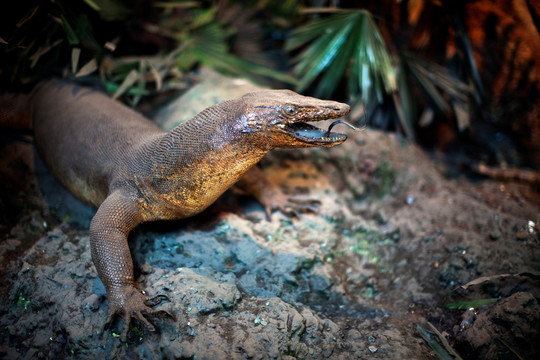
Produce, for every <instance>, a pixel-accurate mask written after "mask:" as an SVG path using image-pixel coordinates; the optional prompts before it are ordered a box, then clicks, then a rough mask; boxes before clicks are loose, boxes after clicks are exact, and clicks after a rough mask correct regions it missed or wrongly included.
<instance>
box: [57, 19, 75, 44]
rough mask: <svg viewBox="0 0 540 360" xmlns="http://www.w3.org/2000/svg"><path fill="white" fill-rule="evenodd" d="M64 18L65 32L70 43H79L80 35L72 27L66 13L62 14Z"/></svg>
mask: <svg viewBox="0 0 540 360" xmlns="http://www.w3.org/2000/svg"><path fill="white" fill-rule="evenodd" d="M60 18H61V19H62V24H63V25H64V32H65V33H66V38H67V40H68V42H69V44H70V45H78V44H79V43H80V40H79V37H78V36H77V34H76V33H75V30H73V28H72V27H71V25H70V24H69V22H68V21H67V19H66V18H65V17H64V15H62V14H61V15H60Z"/></svg>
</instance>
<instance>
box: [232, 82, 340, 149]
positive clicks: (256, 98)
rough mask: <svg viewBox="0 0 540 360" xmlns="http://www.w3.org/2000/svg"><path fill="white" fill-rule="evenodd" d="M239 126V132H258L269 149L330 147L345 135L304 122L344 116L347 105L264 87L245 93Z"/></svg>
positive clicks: (254, 133)
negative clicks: (262, 89) (264, 88)
mask: <svg viewBox="0 0 540 360" xmlns="http://www.w3.org/2000/svg"><path fill="white" fill-rule="evenodd" d="M242 100H243V102H244V104H245V107H244V112H243V114H242V116H241V121H240V123H239V125H240V126H241V127H242V131H243V132H248V133H251V134H253V135H255V136H259V135H262V136H263V139H264V141H265V143H266V144H267V145H268V146H269V147H272V148H300V147H333V146H336V145H339V144H341V143H343V142H344V141H345V140H347V135H345V134H339V133H330V132H329V131H326V130H322V129H319V128H317V127H315V126H313V125H311V124H308V122H315V121H322V120H329V119H335V118H339V117H342V116H345V115H346V114H347V113H348V112H349V110H350V107H349V105H347V104H343V103H339V102H336V101H326V100H319V99H316V98H312V97H308V96H302V95H299V94H297V93H295V92H293V91H290V90H265V91H257V92H252V93H249V94H246V95H244V96H243V97H242Z"/></svg>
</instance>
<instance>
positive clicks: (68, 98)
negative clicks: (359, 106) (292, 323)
mask: <svg viewBox="0 0 540 360" xmlns="http://www.w3.org/2000/svg"><path fill="white" fill-rule="evenodd" d="M348 111H349V106H348V105H346V104H341V103H337V102H333V101H323V100H318V99H314V98H310V97H304V96H301V95H298V94H296V93H294V92H292V91H288V90H268V91H261V92H255V93H250V94H247V95H245V96H243V97H242V98H239V99H236V100H231V101H227V102H225V103H222V104H218V105H215V106H212V107H210V108H208V109H206V110H204V111H202V112H201V113H200V114H199V115H197V116H196V117H194V118H193V119H191V120H190V121H188V122H186V123H184V124H181V125H179V126H178V127H176V128H175V129H173V130H171V131H170V132H168V133H166V132H163V131H162V130H160V129H159V128H158V127H157V126H155V125H154V124H153V123H152V122H150V121H148V120H147V119H146V118H145V117H143V116H142V115H140V114H138V113H136V112H135V111H133V110H131V109H129V108H127V107H126V106H124V105H122V104H120V103H118V102H116V101H114V100H112V99H110V98H109V97H107V96H106V95H105V94H102V93H100V92H98V91H94V90H92V89H89V88H84V87H79V86H77V85H74V84H71V83H67V82H63V81H60V80H52V81H49V82H46V83H44V84H42V85H40V86H39V87H38V88H37V89H36V90H35V91H34V94H33V96H32V100H31V113H32V118H33V123H34V134H35V142H36V146H37V148H38V151H39V153H40V154H41V156H42V157H43V159H44V161H45V163H46V164H47V165H48V167H49V168H50V170H51V171H52V173H53V174H54V175H55V176H56V177H57V178H58V179H59V180H60V181H61V182H62V183H63V184H64V185H65V186H66V187H67V188H68V189H69V190H70V191H71V192H73V193H74V194H75V195H76V196H78V197H79V198H81V199H83V200H85V201H87V202H89V203H91V204H93V205H95V206H96V207H98V210H97V212H96V215H95V216H94V218H93V219H92V222H91V225H90V242H91V250H92V259H93V261H94V264H95V266H96V269H97V272H98V274H99V277H100V278H101V280H102V281H103V284H104V285H105V288H106V290H107V296H108V299H109V310H108V319H107V322H106V324H107V323H109V322H110V321H111V320H112V319H113V318H114V316H116V315H120V316H121V317H123V319H124V325H123V331H122V336H121V337H122V339H125V338H126V336H127V331H128V329H129V323H130V321H131V318H136V319H138V320H139V321H141V322H143V323H144V324H145V325H146V326H147V327H148V328H149V329H150V330H153V326H152V325H151V324H150V322H149V321H148V320H147V319H146V318H145V316H159V315H163V312H160V311H156V310H153V309H152V308H151V305H155V303H156V302H159V300H160V299H161V298H154V299H147V298H146V297H145V296H143V295H142V293H141V292H140V291H139V290H137V288H136V286H135V279H134V277H133V263H132V260H131V254H130V252H129V247H128V242H127V236H128V234H129V233H130V231H131V230H132V229H133V228H135V227H136V226H137V225H138V224H139V223H141V222H144V221H153V220H167V219H180V218H186V217H190V216H193V215H195V214H197V213H199V212H201V211H203V210H204V209H206V208H207V207H208V206H209V205H211V204H212V203H213V202H214V201H215V200H216V199H217V198H218V197H219V196H220V195H221V194H222V193H223V192H224V191H225V190H227V189H228V188H229V187H231V186H232V185H233V184H235V183H236V182H237V181H238V180H239V179H240V178H242V176H243V175H244V174H246V172H248V171H249V170H250V169H251V168H252V167H253V166H254V165H256V164H257V162H258V161H259V160H260V159H261V158H262V157H263V156H264V155H265V154H266V153H267V152H268V151H270V150H272V149H275V148H299V147H314V146H317V147H332V146H335V145H338V144H341V143H343V142H344V141H345V140H346V136H345V135H343V134H331V135H330V138H325V136H326V134H325V131H317V130H318V129H317V130H316V128H312V129H311V130H309V131H303V132H302V133H301V134H299V133H298V131H293V130H291V129H292V128H291V126H298V125H293V124H299V123H305V122H306V121H318V120H325V119H332V118H337V117H341V116H343V115H345V114H347V113H348ZM152 301H153V302H154V304H151V302H152Z"/></svg>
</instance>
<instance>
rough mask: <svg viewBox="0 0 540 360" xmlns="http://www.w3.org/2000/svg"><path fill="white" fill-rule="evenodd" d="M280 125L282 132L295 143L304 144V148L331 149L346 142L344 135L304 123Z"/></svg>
mask: <svg viewBox="0 0 540 360" xmlns="http://www.w3.org/2000/svg"><path fill="white" fill-rule="evenodd" d="M282 125H283V126H280V128H281V129H282V130H284V131H286V132H287V133H288V134H289V135H292V136H293V137H294V138H295V139H296V140H297V141H300V142H302V143H305V144H306V146H317V147H333V146H336V145H339V144H342V143H343V142H345V140H347V135H345V134H341V133H330V132H328V131H325V130H322V129H319V128H318V127H315V126H313V125H311V124H307V123H305V122H300V123H293V124H288V125H285V124H282Z"/></svg>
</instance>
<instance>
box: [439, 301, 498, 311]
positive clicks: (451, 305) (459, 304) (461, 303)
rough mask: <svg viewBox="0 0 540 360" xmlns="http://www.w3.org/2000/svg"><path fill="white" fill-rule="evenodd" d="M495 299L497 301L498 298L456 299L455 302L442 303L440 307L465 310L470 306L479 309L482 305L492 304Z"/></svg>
mask: <svg viewBox="0 0 540 360" xmlns="http://www.w3.org/2000/svg"><path fill="white" fill-rule="evenodd" d="M497 301H499V299H498V298H488V299H476V300H464V301H457V302H452V303H448V304H444V305H443V306H442V307H443V308H445V309H457V310H466V309H470V308H474V309H479V308H481V307H483V306H486V305H489V304H493V303H495V302H497Z"/></svg>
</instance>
